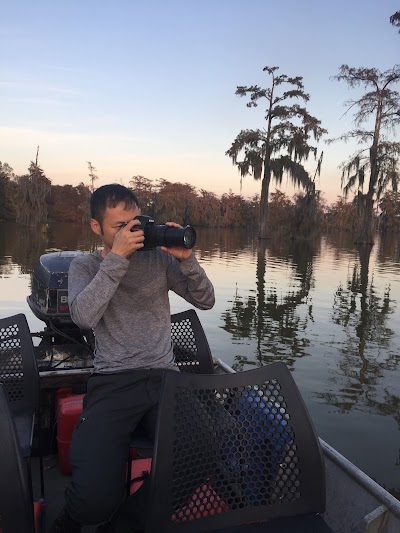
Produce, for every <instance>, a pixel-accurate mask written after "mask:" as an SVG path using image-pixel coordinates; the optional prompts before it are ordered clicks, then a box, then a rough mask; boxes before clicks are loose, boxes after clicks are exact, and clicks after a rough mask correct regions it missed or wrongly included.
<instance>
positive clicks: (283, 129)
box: [226, 67, 326, 239]
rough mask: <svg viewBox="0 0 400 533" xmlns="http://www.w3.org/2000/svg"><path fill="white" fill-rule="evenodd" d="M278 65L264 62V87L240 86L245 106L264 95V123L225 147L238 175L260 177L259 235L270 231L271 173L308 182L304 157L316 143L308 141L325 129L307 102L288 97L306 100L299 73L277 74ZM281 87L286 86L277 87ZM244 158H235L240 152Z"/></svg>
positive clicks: (278, 178)
mask: <svg viewBox="0 0 400 533" xmlns="http://www.w3.org/2000/svg"><path fill="white" fill-rule="evenodd" d="M278 68H279V67H265V68H264V69H263V70H264V71H267V72H268V74H269V75H270V76H271V85H270V87H269V88H267V89H262V88H261V87H258V86H257V85H252V86H249V87H247V86H238V87H237V89H236V93H235V94H237V95H238V96H249V97H250V100H249V102H248V103H247V107H257V106H258V101H259V100H260V99H261V98H265V99H266V101H267V109H266V116H265V120H266V122H267V125H266V128H263V129H256V130H242V131H241V132H240V133H239V135H238V136H237V137H236V139H235V140H234V141H233V143H232V146H231V147H230V148H229V150H227V152H226V155H228V156H229V157H230V158H231V159H232V162H233V164H235V165H237V166H238V169H239V172H240V175H241V177H242V178H243V177H245V176H246V175H249V174H250V175H253V177H254V179H256V180H260V179H261V180H262V182H261V200H260V227H259V238H260V239H265V238H267V237H268V222H267V216H268V194H269V186H270V182H271V179H274V180H275V181H276V182H277V183H278V184H280V183H282V179H283V176H284V174H286V175H287V176H288V177H289V179H290V180H291V181H292V183H294V184H296V185H297V186H302V187H307V185H308V184H309V182H310V176H309V174H308V172H307V171H306V170H305V168H304V166H303V163H304V162H305V161H306V160H307V159H308V156H309V154H310V153H312V154H313V155H314V156H316V153H317V148H316V147H315V146H312V145H311V144H310V139H311V137H313V138H314V140H315V141H318V140H319V139H320V138H321V136H322V135H323V134H324V133H326V130H324V129H323V128H322V127H321V123H320V121H319V120H318V119H316V118H315V117H313V116H311V115H310V114H309V113H308V111H307V109H306V108H305V107H302V106H301V105H300V104H298V103H293V104H290V101H291V100H292V99H295V100H300V101H302V102H308V100H309V95H308V94H307V93H305V92H304V86H303V78H302V77H300V76H297V77H295V78H291V77H289V76H287V75H286V74H281V75H277V74H276V71H277V70H278ZM281 87H285V88H287V89H286V90H284V89H283V90H281V91H280V90H279V89H280V88H281ZM241 154H243V159H242V160H240V161H239V156H240V155H241Z"/></svg>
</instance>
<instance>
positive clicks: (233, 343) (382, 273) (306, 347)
mask: <svg viewBox="0 0 400 533" xmlns="http://www.w3.org/2000/svg"><path fill="white" fill-rule="evenodd" d="M197 236H198V239H197V244H196V249H195V253H196V256H197V257H198V258H199V259H200V261H201V262H202V263H203V265H204V267H205V269H206V271H207V273H208V274H209V275H210V277H211V279H212V280H213V282H214V285H215V289H216V295H217V299H216V304H215V307H214V308H213V309H212V310H210V311H206V312H201V311H200V312H199V315H200V319H201V322H202V324H203V326H204V328H205V330H206V333H207V337H208V339H209V343H210V347H211V350H212V352H213V354H214V355H216V356H218V357H221V358H222V359H224V360H225V361H226V362H227V363H228V364H233V365H234V366H235V368H236V369H238V370H243V369H246V368H248V367H251V366H257V365H263V364H266V363H269V362H272V361H284V362H285V363H286V364H287V365H288V366H289V367H290V369H291V370H292V371H293V375H294V378H295V380H296V383H297V384H298V386H299V388H300V390H301V392H302V395H303V397H304V399H305V401H306V403H307V406H308V407H309V409H310V412H311V414H312V418H313V421H314V423H315V425H316V428H317V431H318V433H319V434H320V436H321V437H322V438H324V439H325V440H326V441H327V442H329V443H330V444H332V445H333V446H334V447H335V448H337V449H338V450H339V451H340V452H341V453H343V454H344V455H345V456H347V457H348V458H349V459H351V460H352V461H354V462H355V463H356V464H357V466H359V467H361V468H362V469H363V470H365V471H366V472H367V473H368V474H369V475H371V476H372V477H374V479H376V480H377V481H378V482H379V483H381V484H383V485H385V486H386V487H388V488H394V491H396V490H397V491H399V490H400V476H399V473H400V464H399V463H400V460H399V459H400V458H399V445H400V441H399V426H400V314H399V313H398V304H397V302H398V301H399V300H400V243H399V240H398V238H397V236H391V235H386V236H385V237H384V238H382V239H377V241H376V244H375V246H374V247H373V248H372V250H370V253H368V254H366V255H359V252H358V251H357V249H356V248H355V247H354V244H353V240H352V237H351V235H347V234H341V235H327V236H323V237H322V238H321V239H317V240H315V241H312V242H309V241H304V242H296V241H284V240H283V239H279V237H278V238H275V239H271V240H268V241H263V242H261V243H259V241H258V240H257V239H256V238H255V236H254V235H253V234H251V233H249V232H248V231H231V230H214V229H204V228H198V231H197ZM97 246H98V241H97V239H96V238H95V237H94V235H93V234H92V233H91V232H90V231H88V229H86V228H82V227H80V226H75V225H73V224H51V225H50V227H49V229H48V231H46V232H45V233H40V232H37V231H36V230H34V231H29V230H26V229H25V230H24V229H23V228H20V227H18V226H16V225H15V224H4V223H0V314H1V316H8V315H10V314H12V313H14V312H17V310H18V312H25V313H26V314H27V318H28V322H30V324H31V325H32V326H33V331H40V328H41V327H43V324H42V325H41V324H39V323H38V322H39V321H38V320H37V319H36V320H35V318H34V317H32V313H31V311H30V309H29V307H28V305H27V303H26V296H27V295H28V294H29V290H30V289H29V273H30V272H31V271H32V269H33V267H34V265H35V264H36V262H37V261H38V259H39V257H40V255H41V254H42V253H45V252H46V251H52V250H76V249H78V250H87V251H90V250H94V249H95V248H96V247H97ZM174 296H175V295H172V296H171V301H172V304H173V309H174V312H179V311H183V310H184V309H187V308H188V304H187V303H186V302H185V301H183V300H182V299H181V298H178V297H176V299H174ZM133 304H134V303H133ZM360 440H362V442H363V446H360V445H359V442H360Z"/></svg>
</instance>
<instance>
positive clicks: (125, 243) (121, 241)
mask: <svg viewBox="0 0 400 533" xmlns="http://www.w3.org/2000/svg"><path fill="white" fill-rule="evenodd" d="M135 226H140V220H136V219H133V220H130V221H129V222H128V223H127V224H126V226H124V227H123V228H121V229H120V230H119V232H118V233H117V234H116V235H115V237H114V242H113V245H112V248H111V251H112V252H113V253H114V254H117V255H120V256H121V257H125V258H126V259H128V258H129V257H130V256H131V255H132V254H134V253H135V252H136V250H139V249H140V248H143V246H144V244H143V241H144V234H143V230H142V229H138V230H134V231H131V228H134V227H135Z"/></svg>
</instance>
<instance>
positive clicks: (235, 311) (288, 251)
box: [223, 240, 320, 370]
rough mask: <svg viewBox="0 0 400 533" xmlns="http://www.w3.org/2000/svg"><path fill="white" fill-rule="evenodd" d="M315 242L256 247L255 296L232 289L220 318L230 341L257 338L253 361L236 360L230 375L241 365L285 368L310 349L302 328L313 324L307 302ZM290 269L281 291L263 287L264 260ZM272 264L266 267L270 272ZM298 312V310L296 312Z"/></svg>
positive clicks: (317, 243) (265, 275)
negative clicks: (281, 365) (280, 364)
mask: <svg viewBox="0 0 400 533" xmlns="http://www.w3.org/2000/svg"><path fill="white" fill-rule="evenodd" d="M319 247H320V241H319V240H318V241H301V242H299V241H288V242H287V243H283V242H281V241H267V240H262V241H259V243H258V249H257V268H256V292H255V294H254V295H251V294H250V295H242V294H240V293H239V291H238V290H236V292H235V295H234V298H233V301H232V305H231V307H230V308H229V309H227V310H226V311H225V313H223V320H224V326H223V327H224V329H225V330H226V331H228V332H229V333H230V334H231V335H232V338H233V340H235V339H243V338H248V339H251V338H253V339H256V340H257V348H256V353H255V357H249V356H240V355H239V356H236V358H235V363H234V365H233V366H234V368H235V370H243V369H244V367H245V366H246V365H264V364H266V363H269V362H273V361H284V362H285V363H286V364H287V365H288V366H289V368H291V367H292V366H293V364H294V361H295V360H296V359H297V358H299V357H302V356H303V355H304V354H305V348H306V347H307V346H308V344H309V340H308V338H307V334H306V333H307V326H308V323H309V321H313V304H312V299H311V298H310V297H309V293H310V290H311V289H312V288H313V287H314V282H315V280H314V276H313V261H314V258H315V256H316V255H317V254H318V253H319ZM268 254H269V255H270V256H271V257H272V258H275V260H276V258H278V257H279V261H284V262H285V264H287V265H288V266H289V267H290V274H289V277H288V279H287V282H286V287H287V289H285V291H284V292H283V291H282V287H281V288H280V289H278V287H277V286H276V285H271V284H267V283H266V278H268V271H267V255H268ZM273 268H274V265H273V263H272V264H271V266H270V269H271V270H272V269H273ZM300 308H301V309H300Z"/></svg>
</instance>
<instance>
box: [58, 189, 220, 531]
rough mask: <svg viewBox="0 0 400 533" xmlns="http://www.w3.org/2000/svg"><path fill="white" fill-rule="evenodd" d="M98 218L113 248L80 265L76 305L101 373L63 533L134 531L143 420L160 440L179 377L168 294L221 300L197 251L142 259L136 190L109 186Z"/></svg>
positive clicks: (75, 452)
mask: <svg viewBox="0 0 400 533" xmlns="http://www.w3.org/2000/svg"><path fill="white" fill-rule="evenodd" d="M91 212H92V220H91V228H92V230H93V232H94V233H96V234H97V235H99V236H100V237H101V239H102V241H103V244H104V247H103V249H102V250H101V251H99V250H97V251H95V252H93V253H91V254H86V255H84V256H81V257H78V258H76V259H75V260H74V261H73V262H72V264H71V266H70V270H69V284H68V298H69V304H70V310H71V316H72V319H73V320H74V322H75V323H76V324H77V325H78V326H80V327H81V328H82V329H90V328H91V329H93V330H94V335H95V341H96V349H95V354H94V373H93V374H92V376H91V377H90V379H89V381H88V387H87V394H86V396H85V400H84V409H83V413H82V416H81V418H80V421H78V424H77V427H76V428H75V431H74V434H73V438H72V443H71V451H70V459H71V464H72V479H71V483H70V484H69V486H68V487H67V489H66V507H65V508H64V510H63V512H62V513H61V515H60V516H59V517H58V519H57V520H56V521H55V523H54V524H53V528H52V532H54V533H55V532H64V531H65V532H68V533H73V532H75V531H81V525H84V524H85V525H86V524H101V523H108V525H107V526H100V528H99V531H100V530H101V531H106V530H107V531H118V532H123V531H131V530H134V529H133V528H134V526H135V524H131V523H129V521H130V520H131V518H125V517H127V516H128V515H129V505H130V504H131V503H132V502H130V498H128V499H126V500H125V501H124V496H125V483H126V461H127V450H128V445H129V440H130V435H131V433H132V432H133V430H134V429H135V428H136V426H137V424H138V423H139V422H141V421H142V422H143V423H144V424H145V426H146V427H147V428H148V431H149V432H150V434H151V435H150V436H152V437H154V431H155V420H156V414H157V404H158V401H159V393H160V386H161V381H162V376H163V373H164V372H166V371H168V370H177V367H176V365H175V362H174V355H173V350H172V344H171V322H170V316H171V311H170V304H169V298H168V291H170V290H172V291H174V292H175V293H177V294H179V295H180V296H182V297H183V298H184V299H185V300H186V301H187V302H189V303H190V304H192V305H194V306H196V307H197V308H199V309H210V308H211V307H212V306H213V305H214V301H215V299H214V289H213V286H212V284H211V282H210V281H209V279H208V278H207V276H206V274H205V272H204V270H203V269H202V268H201V267H200V265H199V264H198V262H197V260H196V258H195V255H194V254H193V252H192V250H191V249H186V248H175V247H174V248H166V247H161V248H156V249H155V250H146V251H144V250H142V251H141V248H143V247H144V234H143V230H141V229H136V230H135V228H136V227H137V226H138V225H140V222H139V220H136V219H135V217H136V216H137V215H139V214H140V208H139V203H138V200H137V198H136V195H135V194H134V193H133V192H132V191H131V190H130V189H127V188H125V187H123V186H122V185H118V184H112V185H105V186H103V187H100V188H99V189H97V190H96V191H95V192H94V193H93V195H92V197H91ZM167 225H169V226H172V227H180V226H179V225H178V224H175V223H173V222H168V223H167ZM131 498H132V497H131ZM106 528H107V529H106Z"/></svg>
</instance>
